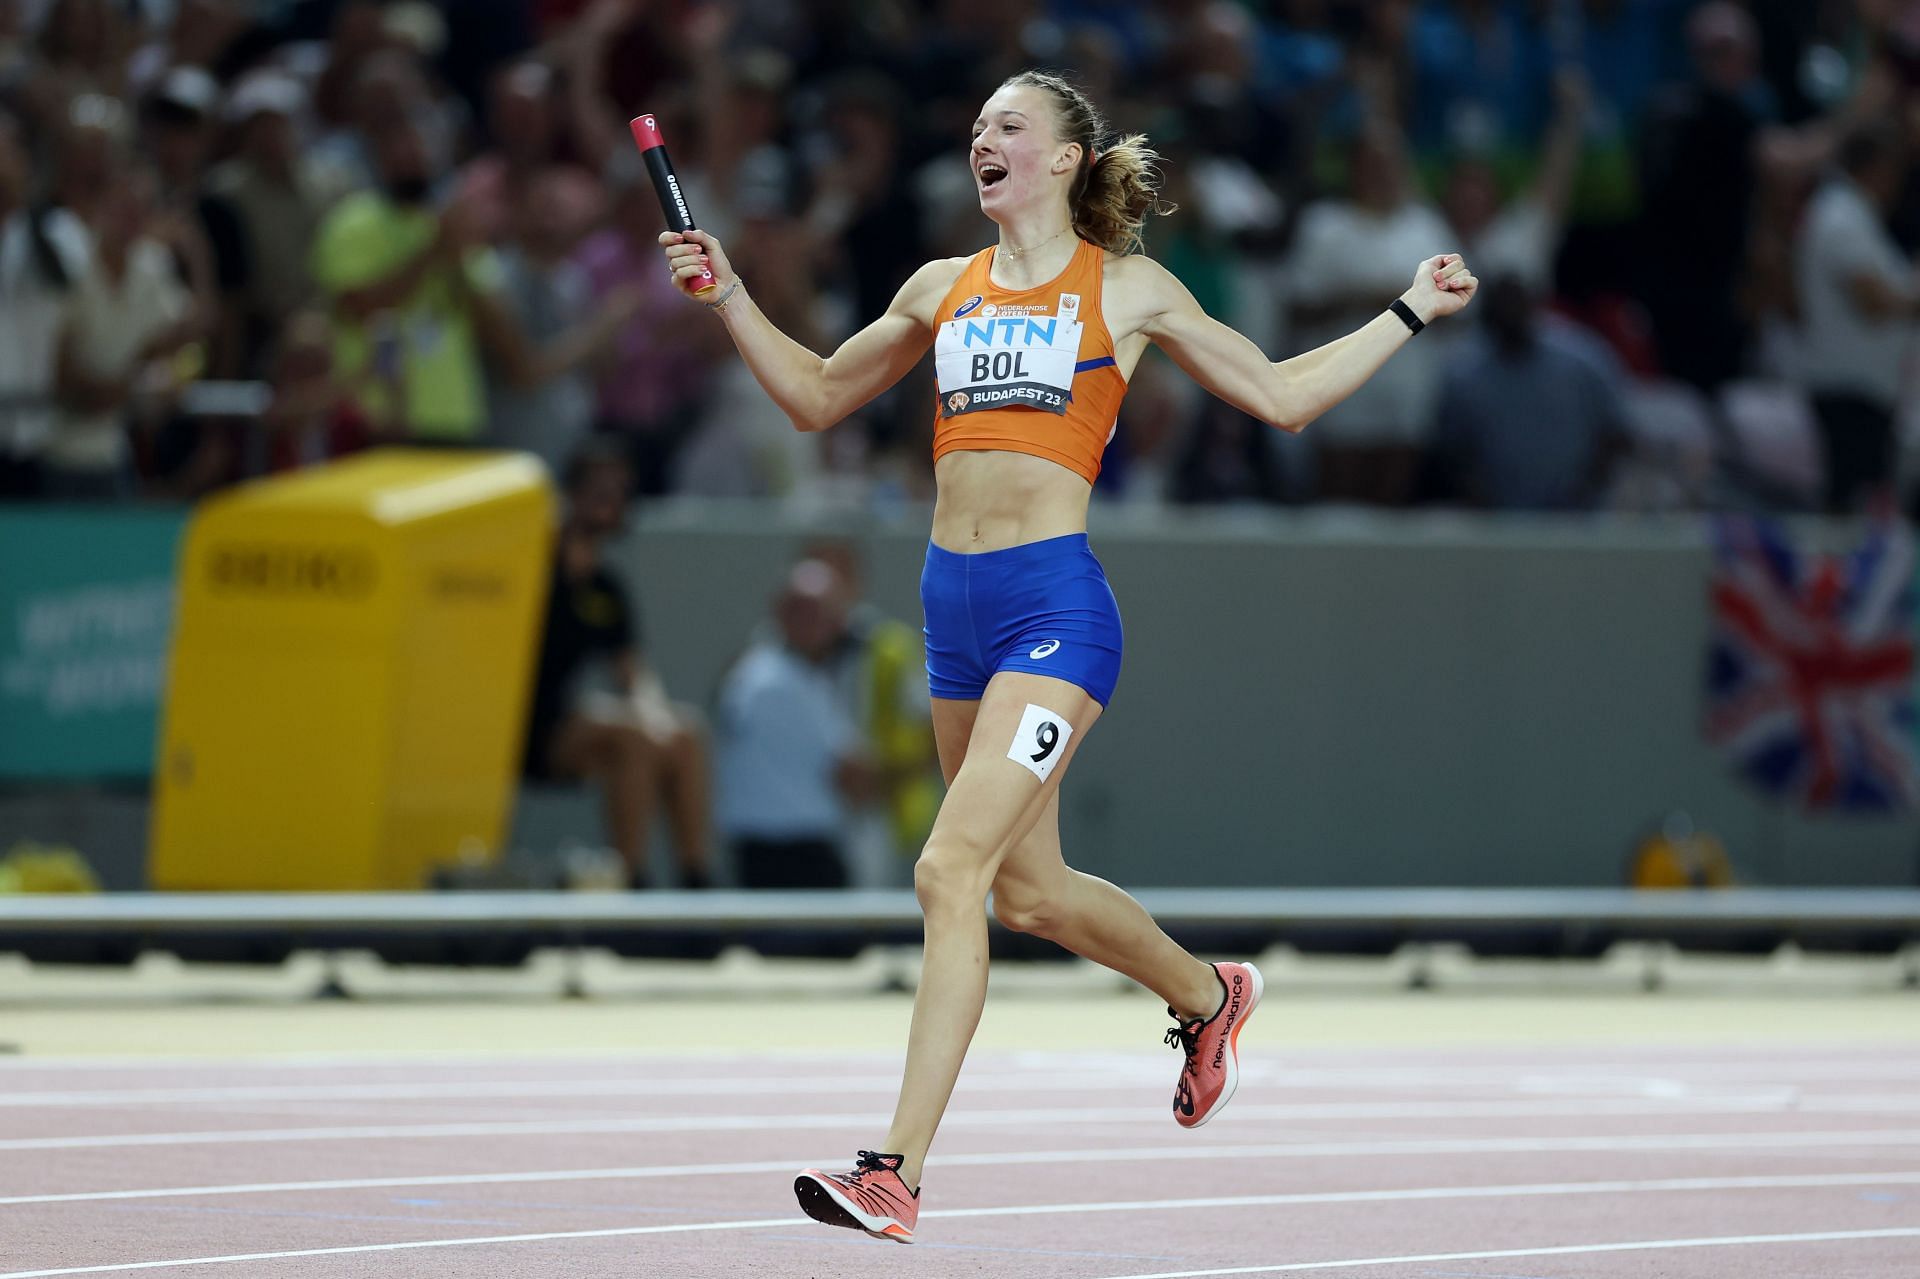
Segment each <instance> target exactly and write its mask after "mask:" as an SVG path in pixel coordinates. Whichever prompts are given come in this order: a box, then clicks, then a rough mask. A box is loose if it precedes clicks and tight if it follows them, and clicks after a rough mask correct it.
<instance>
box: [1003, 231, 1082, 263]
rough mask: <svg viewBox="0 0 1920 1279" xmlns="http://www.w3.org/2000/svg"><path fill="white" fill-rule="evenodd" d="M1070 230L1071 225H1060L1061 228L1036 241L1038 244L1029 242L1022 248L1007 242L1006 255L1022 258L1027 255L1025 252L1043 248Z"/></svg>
mask: <svg viewBox="0 0 1920 1279" xmlns="http://www.w3.org/2000/svg"><path fill="white" fill-rule="evenodd" d="M1071 230H1073V228H1072V227H1071V226H1064V227H1061V228H1060V229H1059V230H1058V231H1055V232H1054V233H1053V234H1052V235H1050V236H1048V237H1047V238H1046V239H1044V240H1042V241H1040V243H1038V244H1029V245H1028V246H1027V247H1026V248H1024V249H1023V248H1020V247H1019V246H1017V245H1012V244H1009V245H1008V246H1007V256H1008V257H1010V258H1024V257H1026V256H1027V254H1029V253H1031V252H1033V251H1034V250H1035V249H1043V248H1045V247H1046V246H1047V245H1049V244H1052V243H1053V242H1054V241H1055V240H1057V239H1059V238H1060V237H1061V236H1063V235H1065V234H1066V233H1067V232H1069V231H1071Z"/></svg>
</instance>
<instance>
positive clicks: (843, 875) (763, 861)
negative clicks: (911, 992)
mask: <svg viewBox="0 0 1920 1279" xmlns="http://www.w3.org/2000/svg"><path fill="white" fill-rule="evenodd" d="M840 594H841V586H840V583H839V580H838V579H837V578H836V577H835V575H834V572H833V570H832V568H830V567H829V566H828V565H826V564H825V563H823V562H821V561H820V560H801V561H800V562H799V563H798V564H796V565H794V566H793V568H792V570H791V571H790V572H789V573H788V574H787V578H786V581H785V582H784V583H783V584H782V586H781V589H780V593H779V595H778V596H777V597H776V599H775V601H774V618H775V621H776V622H777V624H778V634H777V635H774V636H769V637H767V638H765V639H763V640H761V641H760V642H758V643H756V644H754V645H753V646H752V647H751V648H749V649H748V650H747V652H746V653H745V655H744V656H742V657H741V658H740V660H739V661H738V662H736V663H735V664H734V666H733V669H732V670H730V671H728V672H727V676H726V679H725V681H724V682H723V683H722V685H721V689H720V706H719V714H718V716H717V721H718V722H717V724H716V736H717V739H718V746H719V768H718V775H719V792H720V793H719V807H720V827H721V829H722V830H723V831H725V832H726V834H727V837H728V840H729V842H730V843H731V844H732V849H733V855H734V862H735V871H736V874H737V875H738V877H739V881H740V886H741V887H743V888H845V887H846V886H847V881H848V875H847V864H846V839H847V835H848V833H849V821H850V817H851V811H850V810H851V806H852V804H853V803H854V802H857V801H858V800H861V799H863V798H865V797H867V796H868V795H869V794H870V793H871V792H872V791H873V788H874V782H875V776H874V770H873V768H872V766H871V765H870V764H869V763H868V761H867V758H866V755H865V752H864V750H863V748H862V745H861V736H860V730H859V728H858V726H857V725H856V724H855V723H854V719H853V716H852V714H851V713H850V712H849V710H848V707H847V705H846V703H845V701H844V699H843V698H842V696H841V692H840V687H839V682H838V678H837V675H836V667H835V664H834V661H833V658H834V650H835V649H836V647H837V646H838V644H839V641H840V637H841V634H840V623H839V617H838V608H839V606H840V601H839V596H840Z"/></svg>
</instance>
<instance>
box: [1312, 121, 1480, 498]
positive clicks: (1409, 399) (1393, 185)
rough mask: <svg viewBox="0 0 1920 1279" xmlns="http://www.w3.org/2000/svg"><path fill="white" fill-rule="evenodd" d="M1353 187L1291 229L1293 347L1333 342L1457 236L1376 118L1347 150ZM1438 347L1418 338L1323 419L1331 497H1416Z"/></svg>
mask: <svg viewBox="0 0 1920 1279" xmlns="http://www.w3.org/2000/svg"><path fill="white" fill-rule="evenodd" d="M1350 165H1351V168H1350V182H1349V189H1350V191H1351V196H1350V198H1348V199H1345V200H1325V201H1321V202H1319V203H1317V204H1314V205H1313V206H1311V207H1309V208H1308V209H1307V210H1306V211H1305V212H1304V213H1302V214H1301V215H1300V226H1299V229H1298V231H1297V232H1296V234H1295V237H1294V244H1293V252H1292V255H1291V259H1290V260H1291V267H1290V279H1291V283H1292V286H1293V322H1294V324H1295V325H1296V326H1297V335H1296V341H1295V342H1294V346H1296V347H1298V348H1299V349H1301V350H1311V349H1313V348H1316V347H1320V346H1324V345H1325V344H1327V343H1328V342H1331V341H1333V340H1335V339H1336V338H1338V337H1339V336H1341V335H1342V334H1345V333H1349V332H1351V331H1352V330H1354V329H1355V328H1358V327H1359V326H1360V325H1362V324H1364V323H1366V322H1367V320H1368V319H1370V318H1371V317H1372V316H1375V315H1377V314H1379V313H1380V311H1381V310H1382V309H1383V308H1384V307H1386V305H1387V304H1388V303H1390V302H1391V301H1392V300H1393V299H1394V298H1396V297H1398V296H1400V293H1401V291H1402V290H1404V289H1405V288H1406V284H1405V282H1404V281H1402V280H1401V279H1400V276H1402V275H1404V274H1405V271H1403V270H1402V269H1401V268H1400V266H1399V263H1401V262H1403V261H1405V260H1406V259H1408V258H1409V257H1413V258H1415V259H1417V258H1418V257H1419V256H1420V254H1419V252H1416V250H1420V249H1423V248H1424V246H1431V245H1435V244H1449V243H1451V242H1453V240H1454V234H1453V232H1452V230H1451V229H1449V228H1448V226H1447V224H1446V222H1445V220H1444V219H1442V218H1441V216H1440V214H1439V213H1438V212H1436V211H1435V210H1434V209H1433V208H1432V207H1431V206H1430V205H1428V204H1427V203H1425V202H1424V201H1423V200H1421V199H1419V198H1418V197H1417V196H1416V195H1415V194H1414V192H1413V186H1412V182H1411V181H1410V175H1409V173H1408V171H1407V163H1406V159H1405V146H1404V143H1403V142H1402V140H1401V139H1400V137H1399V135H1398V134H1397V133H1396V132H1394V131H1393V130H1392V129H1391V128H1390V127H1389V126H1387V125H1385V124H1380V123H1376V124H1374V125H1372V126H1371V127H1370V128H1369V129H1368V131H1367V132H1365V133H1363V134H1362V135H1361V137H1360V138H1358V139H1357V140H1356V141H1355V143H1354V145H1353V147H1352V150H1351V152H1350ZM1438 376H1439V364H1438V352H1437V351H1436V350H1435V349H1434V347H1433V345H1432V344H1431V343H1420V344H1417V345H1416V344H1409V345H1408V346H1407V348H1406V350H1405V351H1403V352H1401V353H1400V356H1399V358H1397V359H1394V360H1391V361H1389V362H1388V363H1387V364H1385V365H1384V366H1382V367H1381V368H1380V369H1379V370H1378V371H1377V372H1376V373H1375V374H1374V375H1373V376H1372V377H1371V378H1369V379H1368V380H1367V381H1366V382H1364V383H1362V384H1361V385H1360V386H1359V387H1358V388H1357V389H1356V390H1355V391H1354V392H1353V393H1352V394H1351V395H1349V396H1348V397H1347V398H1346V399H1345V400H1343V401H1342V402H1340V403H1339V404H1336V405H1334V406H1333V407H1332V408H1330V409H1328V410H1327V411H1326V412H1325V413H1323V414H1322V415H1321V416H1320V418H1319V420H1318V421H1317V422H1316V423H1315V424H1314V432H1315V434H1317V435H1318V436H1319V439H1320V450H1319V453H1318V455H1317V458H1318V465H1319V471H1320V476H1319V485H1318V496H1319V497H1320V498H1321V499H1322V500H1335V501H1340V500H1345V501H1359V502H1368V503H1372V504H1375V505H1381V506H1401V505H1404V504H1406V503H1407V502H1408V501H1409V500H1411V498H1412V496H1413V488H1414V480H1415V478H1416V475H1417V473H1418V469H1419V462H1420V457H1421V453H1422V451H1423V449H1424V448H1425V446H1426V444H1427V442H1428V439H1429V437H1430V436H1431V434H1432V430H1433V413H1432V405H1433V404H1434V401H1435V393H1436V391H1437V390H1438Z"/></svg>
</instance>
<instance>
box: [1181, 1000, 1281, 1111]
mask: <svg viewBox="0 0 1920 1279" xmlns="http://www.w3.org/2000/svg"><path fill="white" fill-rule="evenodd" d="M1213 969H1214V972H1215V973H1216V974H1218V976H1219V981H1220V1006H1219V1008H1218V1010H1217V1011H1215V1012H1214V1014H1213V1015H1212V1016H1211V1017H1208V1018H1206V1019H1205V1020H1204V1021H1203V1020H1201V1019H1200V1018H1198V1017H1195V1018H1193V1019H1192V1020H1191V1021H1180V1020H1179V1016H1180V1015H1179V1014H1178V1013H1175V1012H1174V1011H1173V1009H1172V1008H1169V1009H1167V1012H1168V1013H1169V1014H1170V1015H1172V1016H1173V1017H1174V1019H1175V1025H1174V1027H1173V1029H1171V1030H1169V1031H1167V1043H1169V1044H1170V1045H1172V1046H1173V1047H1175V1048H1178V1049H1180V1050H1181V1052H1182V1054H1183V1055H1184V1056H1185V1058H1186V1061H1185V1062H1184V1064H1183V1065H1182V1068H1181V1071H1180V1078H1179V1080H1178V1081H1177V1082H1176V1083H1175V1086H1174V1094H1173V1117H1174V1120H1175V1121H1176V1122H1178V1123H1179V1125H1180V1126H1181V1127H1182V1128H1198V1127H1200V1126H1201V1125H1202V1124H1204V1123H1206V1122H1207V1121H1208V1120H1209V1119H1211V1118H1213V1116H1214V1115H1216V1114H1217V1113H1219V1111H1220V1108H1221V1107H1222V1106H1224V1105H1226V1104H1227V1102H1228V1101H1230V1100H1231V1099H1232V1098H1233V1094H1234V1092H1235V1090H1236V1089H1237V1088H1238V1087H1239V1085H1240V1064H1239V1044H1238V1043H1237V1042H1236V1041H1238V1039H1239V1038H1240V1030H1241V1028H1242V1026H1243V1025H1244V1024H1245V1023H1246V1021H1247V1019H1248V1018H1249V1017H1251V1016H1252V1015H1253V1011H1254V1009H1255V1008H1257V1007H1259V1004H1260V985H1261V983H1260V973H1259V971H1258V970H1257V969H1255V968H1254V967H1253V965H1251V964H1215V965H1214V966H1213Z"/></svg>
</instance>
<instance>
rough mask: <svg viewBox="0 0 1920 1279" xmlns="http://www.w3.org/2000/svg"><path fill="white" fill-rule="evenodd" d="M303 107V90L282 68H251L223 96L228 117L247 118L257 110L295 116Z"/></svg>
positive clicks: (304, 105) (305, 91) (251, 116)
mask: <svg viewBox="0 0 1920 1279" xmlns="http://www.w3.org/2000/svg"><path fill="white" fill-rule="evenodd" d="M306 106H307V89H306V86H305V85H303V84H301V83H300V81H299V80H298V79H297V78H295V77H294V76H291V75H288V74H287V73H286V72H284V71H253V72H249V73H248V74H247V75H245V76H243V77H242V78H241V80H240V83H239V84H237V85H235V86H234V88H233V96H232V97H230V98H228V99H227V118H228V119H229V120H241V121H244V120H250V119H252V118H253V117H254V116H256V115H259V114H260V113H261V112H263V111H266V112H271V113H272V114H274V115H284V116H291V117H298V116H299V114H300V113H301V112H302V111H304V110H305V109H306Z"/></svg>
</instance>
